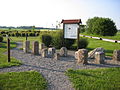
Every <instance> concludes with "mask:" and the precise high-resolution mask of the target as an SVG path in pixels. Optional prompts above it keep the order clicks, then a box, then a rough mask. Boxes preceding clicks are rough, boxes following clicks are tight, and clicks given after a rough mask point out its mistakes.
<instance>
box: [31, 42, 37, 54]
mask: <svg viewBox="0 0 120 90" xmlns="http://www.w3.org/2000/svg"><path fill="white" fill-rule="evenodd" d="M32 53H33V54H34V55H38V54H39V42H38V41H34V42H33V48H32Z"/></svg>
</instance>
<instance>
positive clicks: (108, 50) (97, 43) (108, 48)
mask: <svg viewBox="0 0 120 90" xmlns="http://www.w3.org/2000/svg"><path fill="white" fill-rule="evenodd" d="M88 41H89V44H88V47H87V49H88V50H89V51H90V50H93V49H95V48H98V47H102V48H104V49H105V54H106V55H107V56H112V54H113V51H114V50H115V49H120V44H119V43H113V42H106V41H102V40H96V39H91V38H88Z"/></svg>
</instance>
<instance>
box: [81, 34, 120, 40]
mask: <svg viewBox="0 0 120 90" xmlns="http://www.w3.org/2000/svg"><path fill="white" fill-rule="evenodd" d="M81 34H82V35H88V36H94V37H101V38H106V39H112V40H120V32H117V34H116V35H115V36H100V35H94V34H87V33H81Z"/></svg>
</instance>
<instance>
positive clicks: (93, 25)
mask: <svg viewBox="0 0 120 90" xmlns="http://www.w3.org/2000/svg"><path fill="white" fill-rule="evenodd" d="M87 32H88V33H92V34H97V35H102V36H114V35H115V34H116V33H117V29H116V26H115V23H114V22H113V21H112V20H111V19H109V18H102V17H94V18H91V19H88V20H87Z"/></svg>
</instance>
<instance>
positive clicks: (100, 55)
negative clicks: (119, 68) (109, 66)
mask: <svg viewBox="0 0 120 90" xmlns="http://www.w3.org/2000/svg"><path fill="white" fill-rule="evenodd" d="M104 60H105V53H104V52H96V53H95V63H96V64H104V63H105V62H104Z"/></svg>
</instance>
